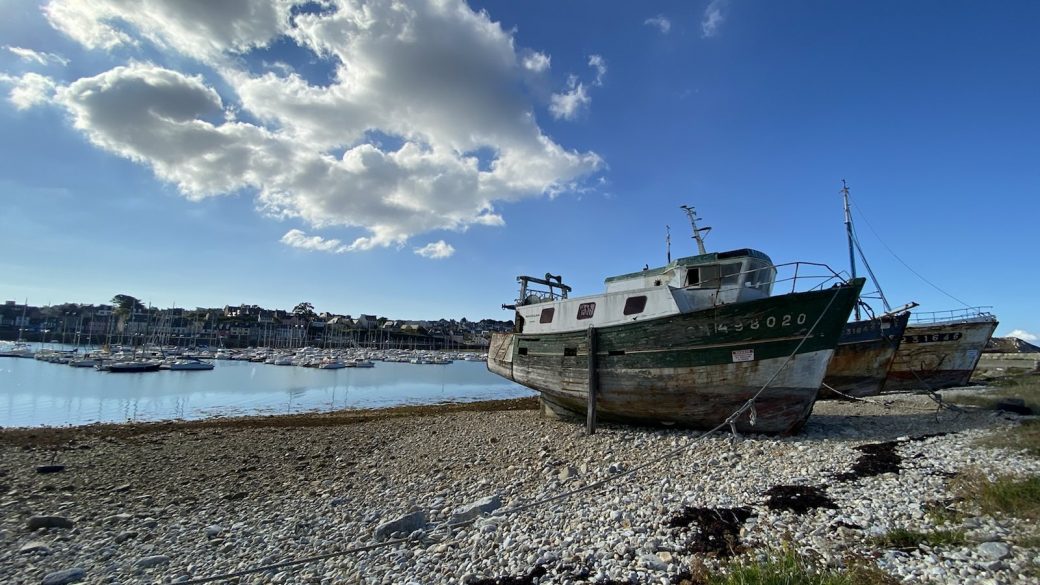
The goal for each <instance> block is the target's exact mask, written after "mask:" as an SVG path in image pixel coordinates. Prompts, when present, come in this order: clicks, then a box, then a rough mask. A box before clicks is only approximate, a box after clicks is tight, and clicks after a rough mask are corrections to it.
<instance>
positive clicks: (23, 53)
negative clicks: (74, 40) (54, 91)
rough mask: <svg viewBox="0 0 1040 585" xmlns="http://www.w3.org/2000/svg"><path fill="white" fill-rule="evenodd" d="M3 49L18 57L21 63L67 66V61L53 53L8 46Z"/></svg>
mask: <svg viewBox="0 0 1040 585" xmlns="http://www.w3.org/2000/svg"><path fill="white" fill-rule="evenodd" d="M4 48H5V49H7V50H8V51H10V52H12V53H14V54H15V55H18V57H20V58H21V59H22V60H23V61H28V62H30V63H36V64H38V65H49V64H51V63H55V64H58V65H68V64H69V60H68V59H66V58H65V57H62V56H61V55H58V54H55V53H44V52H41V51H34V50H32V49H26V48H24V47H12V46H10V45H8V46H5V47H4Z"/></svg>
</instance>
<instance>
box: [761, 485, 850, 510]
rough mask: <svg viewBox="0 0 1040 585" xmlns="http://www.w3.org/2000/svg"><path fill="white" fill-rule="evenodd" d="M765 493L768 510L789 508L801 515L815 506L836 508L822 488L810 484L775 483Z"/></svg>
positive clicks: (815, 507)
mask: <svg viewBox="0 0 1040 585" xmlns="http://www.w3.org/2000/svg"><path fill="white" fill-rule="evenodd" d="M765 495H766V497H767V498H768V499H767V500H766V507H767V508H769V509H770V510H790V511H792V512H794V513H795V514H799V515H801V514H805V513H806V512H808V511H809V510H815V509H817V508H828V509H831V510H836V509H838V505H837V504H835V503H834V501H833V500H831V499H830V498H829V497H827V493H826V492H825V491H824V490H823V489H822V488H819V487H816V486H812V485H775V486H773V487H771V488H769V490H767V491H766V493H765Z"/></svg>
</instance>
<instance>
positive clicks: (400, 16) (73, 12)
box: [46, 0, 605, 251]
mask: <svg viewBox="0 0 1040 585" xmlns="http://www.w3.org/2000/svg"><path fill="white" fill-rule="evenodd" d="M142 2H143V5H140V4H141V3H142ZM46 12H47V15H48V18H49V19H50V21H51V23H52V24H53V25H54V26H55V27H57V28H59V29H61V30H62V31H64V32H65V33H66V34H68V35H69V36H70V37H72V38H73V39H75V40H77V41H79V42H80V43H82V44H83V45H85V46H87V47H90V48H98V49H107V50H110V51H112V56H113V57H116V58H118V57H119V55H121V54H123V53H128V52H129V53H134V51H133V50H130V51H127V50H125V49H127V48H132V47H133V46H135V45H141V44H143V43H151V44H152V45H153V46H154V47H155V48H156V49H158V50H159V51H160V52H164V53H168V54H170V55H173V56H176V55H183V56H188V57H192V58H194V59H197V60H199V61H201V62H203V63H205V64H208V65H209V66H210V69H209V70H208V71H209V72H216V73H217V74H219V79H217V80H208V79H206V78H204V77H202V76H200V75H198V74H193V75H188V74H185V73H182V72H180V71H176V70H173V69H169V68H166V67H161V66H158V65H155V64H152V63H142V62H136V61H127V62H126V63H125V64H124V65H122V66H120V67H116V68H113V69H111V70H109V71H105V72H102V73H99V74H97V75H94V76H92V77H84V78H82V79H78V80H76V81H74V82H72V83H70V84H68V85H67V86H64V87H59V88H57V93H56V97H55V98H54V101H55V102H56V103H58V104H60V105H62V106H63V107H65V108H66V109H67V110H68V112H69V114H70V119H71V120H72V123H73V124H74V126H75V128H77V129H78V130H80V131H81V132H83V133H84V134H85V135H86V136H87V137H88V138H89V140H90V141H91V142H92V143H93V144H95V145H97V146H98V147H100V148H103V149H105V150H107V151H109V152H112V153H115V154H118V155H120V156H124V157H126V158H129V159H131V160H134V161H137V162H139V163H141V164H143V165H147V166H149V167H150V168H151V169H152V170H153V171H154V172H155V174H156V175H157V176H158V177H159V178H161V179H162V180H164V181H168V182H170V183H173V184H175V185H176V186H177V187H178V188H179V189H180V191H181V192H182V193H183V194H184V195H185V196H186V197H188V198H191V199H200V198H204V197H210V196H217V195H222V194H228V193H234V192H239V191H242V190H248V191H254V192H255V193H256V194H257V201H258V204H259V207H260V208H261V209H262V210H263V211H264V212H265V213H267V214H269V215H271V216H275V217H281V218H298V219H301V220H303V221H304V222H306V223H307V224H308V225H310V226H313V227H318V228H321V227H328V226H342V227H349V228H356V229H359V230H362V231H363V232H364V233H363V234H362V235H360V236H358V237H356V238H355V239H354V240H353V242H351V243H349V244H344V243H339V244H337V246H339V247H344V249H345V250H348V251H349V250H365V249H370V248H372V247H375V246H389V245H397V246H400V245H403V244H404V243H406V242H407V241H408V239H409V238H411V237H413V236H415V235H417V234H421V233H424V232H429V231H433V230H445V229H447V230H456V231H462V230H465V229H467V228H468V227H469V226H472V225H487V226H497V225H503V223H504V220H503V219H502V217H501V216H500V215H498V214H497V213H496V212H495V204H496V202H500V201H516V200H519V199H523V198H528V197H537V196H542V195H553V194H556V193H559V192H563V191H568V190H576V189H577V188H578V187H580V184H581V182H582V181H584V180H585V178H586V177H588V176H589V175H590V174H592V173H594V172H595V171H596V170H598V169H600V168H602V166H603V163H602V161H601V159H600V158H599V157H598V156H597V155H596V154H595V153H591V152H576V151H571V150H567V149H565V148H564V147H563V146H561V145H559V144H557V143H556V142H554V141H553V140H552V139H550V138H549V137H547V136H546V135H545V134H544V133H543V132H542V131H541V129H540V128H539V126H538V124H537V122H536V119H535V115H534V109H533V104H532V103H531V102H530V99H531V98H530V97H529V94H528V93H527V92H525V91H524V90H523V87H522V85H523V82H524V81H525V80H526V79H527V78H528V75H529V72H530V71H531V67H532V66H533V67H541V66H542V65H540V64H539V63H541V62H542V57H544V66H545V67H546V68H547V67H548V64H549V57H548V56H546V55H543V54H541V53H537V52H534V51H526V50H519V51H518V50H517V49H516V48H515V39H514V38H513V36H512V33H510V32H506V31H504V30H502V28H501V26H500V25H499V24H498V23H495V22H492V21H491V19H490V17H489V16H488V14H487V13H485V12H474V11H473V10H471V9H470V8H469V7H468V6H467V5H466V4H465V3H464V2H463V1H461V0H436V1H433V0H430V1H423V0H417V1H415V2H409V3H402V2H398V1H396V0H371V1H362V0H340V1H338V2H329V3H327V5H326V6H325V8H324V9H323V10H322V11H321V12H318V13H315V12H304V13H300V14H297V15H296V16H295V17H294V18H293V19H292V20H291V21H290V19H289V17H288V2H287V0H268V1H266V2H265V1H262V0H251V1H246V0H236V1H234V2H231V1H229V2H198V3H195V2H171V3H166V2H158V1H157V0H140V2H131V1H130V0H93V1H91V2H79V1H73V0H54V1H52V2H51V3H50V4H49V5H48V6H47V7H46ZM276 38H277V39H279V42H280V43H290V44H291V43H296V44H297V45H298V46H299V48H302V49H304V50H305V51H308V52H310V53H311V54H312V56H316V58H317V59H318V60H319V61H321V63H322V64H323V65H327V66H328V68H329V69H330V70H332V72H333V74H332V75H331V78H330V79H329V80H321V81H322V84H320V85H319V84H314V83H312V82H311V81H309V80H308V79H307V78H305V77H303V76H302V75H300V74H297V73H294V69H293V68H292V65H293V64H292V63H286V64H285V67H281V66H276V67H269V68H268V70H267V72H266V73H263V74H256V73H252V72H250V70H248V69H247V68H246V65H245V60H246V59H247V58H248V51H249V50H250V49H251V48H254V47H260V46H263V45H265V44H267V43H270V42H272V40H273V39H276ZM536 55H537V57H536ZM593 57H594V58H595V59H593V58H590V60H589V64H590V66H591V67H593V68H594V69H596V71H597V78H601V77H602V74H603V73H605V64H604V63H603V61H602V59H601V58H599V57H598V56H593ZM529 59H534V60H533V61H531V64H530V65H529V64H527V63H525V60H529ZM257 60H258V61H259V59H257ZM168 61H169V62H178V60H177V59H176V58H172V59H169V60H168ZM272 69H273V70H272ZM198 70H199V68H197V67H193V71H198ZM203 71H204V72H205V71H207V70H203ZM579 85H580V84H577V82H575V85H573V86H571V88H570V89H571V91H578V93H577V94H575V96H574V97H572V98H569V99H570V100H571V102H575V103H573V104H571V105H569V106H567V105H563V106H560V107H562V108H567V107H571V108H572V110H573V112H575V113H576V112H577V110H578V109H580V107H582V106H583V105H587V102H588V98H587V95H586V96H585V97H584V98H582V97H581V93H583V92H585V89H584V87H581V88H580V89H579V87H578V86H579ZM214 87H220V88H228V89H223V90H222V91H225V92H226V93H225V94H224V95H223V96H222V95H221V94H219V93H218V92H217V91H216V90H215V89H214ZM554 115H555V114H554ZM245 120H250V121H256V122H247V121H245ZM376 136H379V137H381V138H377V137H376ZM384 143H385V144H388V145H389V146H383V145H382V144H384ZM477 153H479V156H478V154H477ZM292 233H293V232H290V234H292ZM286 237H288V238H289V239H290V240H291V241H292V242H297V243H300V242H310V243H309V244H308V245H309V246H310V247H311V248H312V249H326V250H327V251H328V250H332V249H333V248H332V247H331V246H327V247H326V248H320V247H317V248H315V246H323V245H326V244H327V242H329V241H331V240H323V239H319V240H314V237H316V236H310V237H307V236H306V235H305V234H304V233H303V232H301V233H299V234H294V235H293V236H291V237H290V235H289V234H286ZM301 238H306V239H301ZM283 242H286V243H287V244H289V245H295V244H292V243H290V242H287V241H286V240H285V238H283ZM339 247H336V248H334V250H335V251H339V250H340V248H339Z"/></svg>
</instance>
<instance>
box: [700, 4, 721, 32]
mask: <svg viewBox="0 0 1040 585" xmlns="http://www.w3.org/2000/svg"><path fill="white" fill-rule="evenodd" d="M726 2H727V0H711V2H710V3H709V4H708V7H707V8H705V9H704V17H703V18H702V19H701V31H702V32H703V33H704V36H705V37H713V36H715V35H716V34H717V33H718V31H719V27H720V26H722V22H723V21H724V20H726V15H725V14H723V10H724V9H725V8H726Z"/></svg>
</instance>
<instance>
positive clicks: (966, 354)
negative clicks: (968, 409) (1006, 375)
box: [885, 319, 997, 392]
mask: <svg viewBox="0 0 1040 585" xmlns="http://www.w3.org/2000/svg"><path fill="white" fill-rule="evenodd" d="M996 328H997V321H996V320H995V319H993V320H980V321H964V322H954V323H936V324H929V325H909V326H907V328H906V331H905V332H904V334H903V340H902V343H901V344H900V345H899V350H898V351H897V352H896V357H895V360H894V361H893V363H892V369H891V370H889V372H888V381H887V382H886V383H885V391H892V392H895V391H907V390H936V389H939V388H949V387H951V386H964V385H965V384H967V383H968V380H970V379H971V374H972V373H973V372H974V371H975V366H976V365H978V363H979V357H980V356H981V355H982V349H983V348H984V347H986V342H988V341H989V338H990V337H991V336H992V335H993V331H994V330H996Z"/></svg>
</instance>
